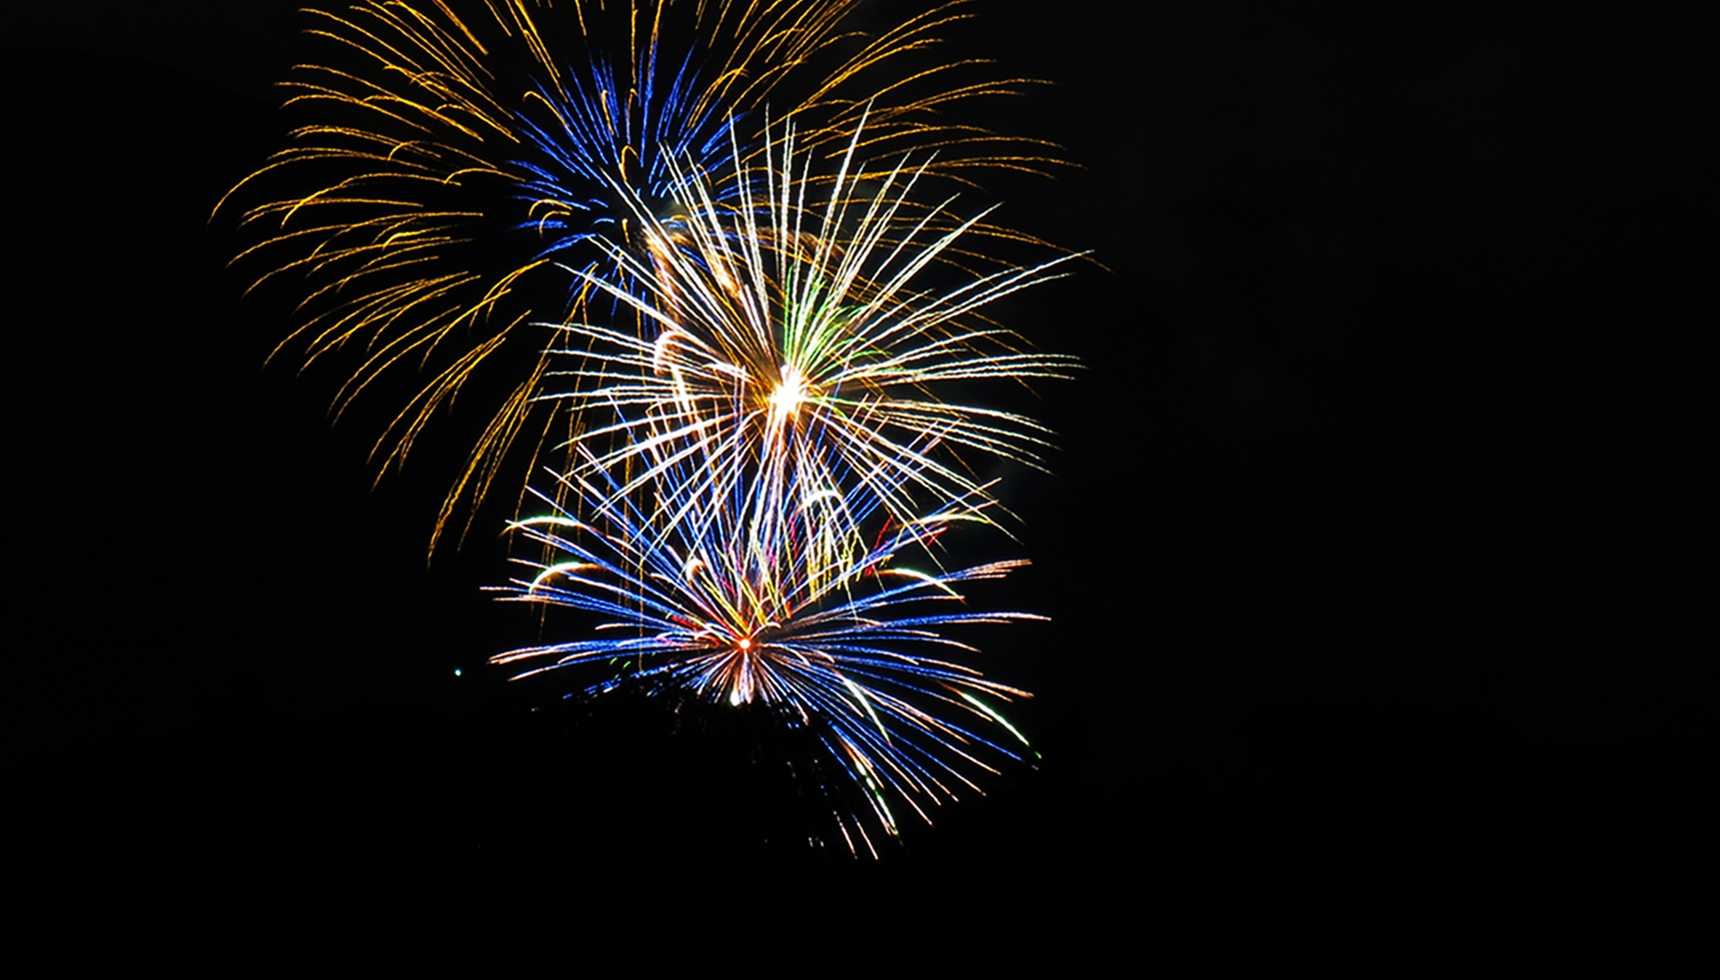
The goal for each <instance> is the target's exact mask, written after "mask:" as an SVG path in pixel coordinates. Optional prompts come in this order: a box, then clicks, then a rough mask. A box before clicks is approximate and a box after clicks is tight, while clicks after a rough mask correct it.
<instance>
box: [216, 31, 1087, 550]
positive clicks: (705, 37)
mask: <svg viewBox="0 0 1720 980" xmlns="http://www.w3.org/2000/svg"><path fill="white" fill-rule="evenodd" d="M857 6H858V0H774V2H765V0H756V2H721V3H719V2H714V0H712V2H707V0H629V2H616V0H611V2H608V3H603V2H592V0H559V2H557V0H465V2H456V0H428V2H418V0H414V2H397V0H393V2H385V0H369V2H357V3H350V4H346V5H342V6H336V7H330V8H327V9H311V10H307V11H306V12H305V15H306V17H307V18H308V19H309V23H310V27H309V29H308V33H309V34H311V35H313V36H314V37H316V38H318V39H319V40H320V41H322V42H324V43H325V45H326V48H325V50H326V51H327V56H326V57H327V60H328V62H329V63H327V64H302V65H298V66H296V67H295V68H294V69H293V72H292V76H291V80H289V81H288V82H286V83H284V87H285V88H286V89H287V90H288V91H289V92H290V96H289V97H288V98H287V100H286V106H288V107H291V108H292V109H294V110H295V111H302V112H304V113H306V114H308V118H307V121H306V122H305V123H304V124H303V125H300V126H298V127H297V128H296V129H294V130H292V132H291V135H290V139H289V141H288V145H287V147H286V148H285V149H282V150H281V151H279V152H278V153H276V154H275V155H274V156H272V157H271V158H270V159H269V160H268V162H267V163H265V164H264V165H263V166H262V167H261V168H259V169H258V170H257V171H256V172H255V173H253V174H251V175H250V176H248V177H246V178H245V179H244V180H242V181H240V182H239V184H238V185H237V186H236V187H235V188H234V189H233V190H232V191H230V192H229V193H228V195H227V196H226V197H224V198H223V199H222V202H221V203H220V204H218V205H217V207H216V211H217V213H220V212H222V211H223V209H226V208H228V207H229V206H231V207H232V208H235V209H237V210H238V218H237V220H238V223H239V225H240V227H241V229H242V230H243V232H244V233H245V234H247V235H248V236H250V237H251V239H252V243H251V244H250V245H249V246H248V247H246V248H245V249H244V250H243V251H241V252H240V254H239V255H238V256H237V257H236V259H235V261H236V262H244V263H248V264H249V263H255V264H256V265H258V266H260V267H261V268H262V269H263V270H264V271H262V272H261V274H260V275H258V277H257V279H256V281H255V282H254V283H253V284H252V286H251V288H252V289H255V288H257V287H258V286H260V285H262V284H264V283H266V282H269V281H271V280H281V281H291V282H292V283H294V284H295V285H294V286H293V287H292V288H293V289H294V290H295V291H296V292H297V295H298V297H299V299H300V302H299V307H298V318H299V326H298V328H297V330H296V331H295V333H294V334H293V335H292V337H290V338H289V339H288V341H287V342H284V343H283V345H282V347H286V346H289V345H290V344H293V345H296V346H298V347H301V348H302V350H303V352H304V360H305V362H306V364H307V365H308V364H310V363H314V362H317V361H320V360H322V359H324V358H327V357H332V356H335V355H340V356H343V357H348V358H350V359H352V360H353V361H355V362H356V364H357V366H356V369H354V370H353V371H352V373H351V374H350V376H349V377H348V379H347V380H346V382H345V383H344V384H343V385H342V386H341V387H340V389H339V391H338V393H337V395H336V398H335V403H334V406H333V407H334V411H335V412H336V414H337V415H338V414H340V413H344V412H345V411H346V409H347V408H348V406H350V405H351V404H352V402H353V400H354V399H356V398H357V397H359V396H360V395H361V394H363V393H364V392H365V391H367V390H368V389H371V388H372V387H373V386H374V385H375V384H376V382H377V381H378V379H379V378H381V377H383V376H384V375H389V374H392V373H394V372H399V371H416V372H418V373H419V375H420V377H421V378H423V377H427V378H428V380H427V381H420V382H419V384H418V386H417V388H416V392H415V394H413V395H412V396H411V397H410V398H408V399H407V400H406V402H405V404H404V405H403V406H402V407H401V408H400V410H399V412H398V414H397V415H395V417H394V418H393V420H392V422H390V423H389V424H388V425H387V426H386V427H385V431H384V432H383V434H382V436H381V438H380V439H379V440H378V441H377V443H376V445H375V447H374V449H373V452H372V456H373V460H374V461H375V462H376V463H377V465H378V477H379V478H380V476H381V475H382V473H384V472H386V471H387V470H388V469H390V468H392V467H395V466H398V465H399V464H401V463H402V462H403V461H404V460H405V458H406V457H407V455H408V454H409V453H410V452H411V451H412V449H413V446H414V444H415V443H416V442H417V440H418V439H419V438H420V436H421V435H422V434H423V432H424V430H425V427H426V426H427V425H428V424H429V423H430V420H431V419H432V417H433V416H435V415H437V414H438V413H439V412H443V411H445V410H448V409H450V408H451V406H452V403H453V402H454V400H455V397H456V395H457V394H459V393H460V392H461V391H462V390H463V389H466V388H467V387H468V386H469V385H470V382H471V381H472V380H473V379H474V378H475V377H479V376H482V377H485V378H488V379H492V380H491V381H490V382H486V386H485V390H491V389H492V388H495V389H499V390H500V391H501V392H502V394H501V395H500V396H499V402H500V403H499V404H496V403H494V402H492V403H490V404H486V405H483V406H481V410H482V411H483V412H485V413H488V416H489V421H488V422H487V424H486V425H485V426H484V428H483V430H482V432H481V434H480V435H479V436H478V437H477V440H476V443H475V445H474V446H473V449H472V451H471V453H470V454H469V458H468V461H467V463H466V464H465V466H464V468H463V470H462V472H460V473H459V475H458V476H457V478H456V479H455V480H454V482H453V485H452V486H451V488H450V489H449V491H448V493H447V495H446V499H445V501H444V504H443V506H442V509H441V512H440V514H439V515H438V518H437V522H436V526H435V529H434V532H433V535H432V540H431V548H432V549H434V548H435V546H436V542H437V540H439V539H440V538H441V537H442V536H443V535H444V534H445V533H446V532H447V531H448V530H449V528H450V526H451V524H453V523H454V522H455V521H456V518H457V515H458V514H459V512H460V511H461V509H462V507H464V508H465V512H466V520H465V522H464V523H463V524H461V525H460V527H461V529H462V533H463V532H464V529H466V528H469V526H470V521H471V518H472V515H473V511H474V510H475V508H476V505H477V504H478V503H479V502H480V501H481V500H482V499H483V498H484V497H485V496H486V495H487V494H488V493H489V492H490V491H491V490H492V488H494V487H496V486H497V481H498V479H502V474H503V473H504V472H516V470H515V469H514V467H515V465H516V464H517V463H518V461H519V458H520V457H521V456H523V457H525V458H526V465H525V466H524V467H521V468H518V469H517V472H520V473H522V474H523V473H528V472H530V471H531V470H532V469H533V468H535V466H536V464H537V461H538V455H539V452H540V450H541V448H542V447H543V445H544V444H545V443H546V442H548V441H551V435H552V433H560V435H559V436H557V437H556V439H555V440H554V441H555V442H558V443H560V442H565V441H566V438H567V437H568V436H569V435H571V434H573V433H575V432H577V429H578V426H579V425H580V423H581V420H580V418H579V417H578V415H577V413H576V412H572V411H570V409H572V408H574V407H575V406H576V404H577V403H575V402H566V401H545V400H542V399H539V398H538V397H537V396H538V395H540V394H541V393H542V384H543V381H544V377H545V375H546V373H547V372H548V371H549V370H550V358H549V356H548V355H547V354H545V352H544V348H545V346H546V342H545V337H544V335H543V332H542V331H541V330H540V329H537V328H534V326H533V324H534V323H535V322H537V321H549V322H552V323H560V322H563V321H564V320H565V319H567V318H569V317H572V316H574V315H575V314H576V312H578V311H585V312H587V313H589V312H590V311H589V310H588V309H587V307H588V303H587V301H588V300H589V299H591V298H592V296H593V291H594V289H595V288H596V287H598V286H606V287H610V289H613V290H619V291H621V292H622V293H627V292H628V291H629V290H631V289H633V288H635V286H636V283H635V282H634V281H633V280H632V279H631V278H630V276H631V274H632V272H633V271H635V270H633V269H631V268H629V267H627V266H624V265H622V264H620V263H608V264H605V265H603V266H596V267H592V268H591V269H590V270H588V271H589V274H588V275H587V276H586V277H585V278H570V277H569V276H568V275H567V274H566V273H565V271H564V270H563V269H562V268H560V267H559V266H558V263H561V264H572V265H575V266H581V267H584V266H587V265H588V263H589V262H590V256H591V255H593V254H603V250H602V249H596V248H593V242H594V241H595V240H596V239H597V238H599V237H601V238H602V239H603V240H604V241H605V242H607V243H610V244H619V245H621V246H622V247H623V248H626V249H632V250H634V251H633V254H634V257H635V258H637V257H638V254H639V252H638V250H639V249H640V248H641V247H642V246H643V245H644V243H645V240H644V239H643V238H642V237H641V235H640V228H641V225H642V224H644V222H642V221H641V220H639V218H636V216H635V214H634V210H635V209H639V208H642V209H643V213H644V215H646V216H650V217H653V218H656V217H665V218H666V217H668V211H667V208H668V207H669V206H670V205H671V204H672V203H673V202H674V201H675V200H676V197H677V180H676V168H675V166H673V164H677V163H684V164H686V165H688V166H691V167H692V168H694V169H696V170H697V171H698V172H699V173H700V174H702V175H704V177H705V179H706V184H705V188H704V189H705V193H706V194H708V195H709V196H710V197H711V198H712V200H714V201H719V202H722V201H732V200H734V199H735V198H736V197H737V196H738V195H740V194H741V193H743V191H744V186H743V185H742V184H741V183H740V182H738V181H737V180H735V179H734V176H733V173H732V171H729V172H727V173H725V171H726V170H729V168H728V163H729V162H730V161H731V160H732V159H733V157H734V155H735V154H734V151H735V148H737V147H739V148H741V149H742V150H743V152H744V154H747V155H750V154H757V153H762V152H767V151H768V149H769V147H768V145H767V144H766V143H765V141H764V140H763V139H762V135H761V133H760V126H761V124H762V120H763V116H764V110H765V108H766V106H767V105H768V106H770V107H771V110H772V111H773V112H774V113H775V114H776V116H777V118H779V119H785V120H792V121H793V122H794V123H795V124H796V125H797V126H798V127H799V132H800V137H799V139H800V142H801V146H802V148H803V151H804V152H808V153H810V152H812V151H813V150H814V149H815V148H819V147H830V146H833V145H834V146H837V147H839V146H840V144H841V143H842V141H843V139H844V138H845V136H846V134H847V133H849V132H851V131H852V129H853V127H854V124H855V120H857V119H858V118H859V117H860V116H861V114H862V113H863V112H865V111H866V107H867V106H870V119H871V122H870V124H869V129H868V137H869V138H868V143H869V145H870V146H871V147H872V148H874V149H882V148H886V147H890V146H898V145H901V146H907V145H913V146H923V147H927V148H932V147H936V148H938V149H939V151H940V162H939V163H938V164H937V166H936V168H935V171H936V173H937V174H939V175H942V176H945V177H948V178H951V179H954V180H966V179H967V178H966V177H965V176H963V175H967V174H972V173H974V172H976V171H977V170H983V169H985V168H1006V169H1016V170H1026V171H1030V172H1040V171H1043V170H1044V169H1045V167H1047V166H1048V165H1050V164H1051V163H1052V162H1053V161H1052V160H1051V159H1050V158H1048V157H1047V156H1046V155H1045V152H1046V151H1045V149H1044V148H1043V146H1042V145H1041V144H1037V143H1035V142H1034V141H1030V140H1016V139H1003V138H1000V137H996V136H993V135H991V134H988V133H986V132H984V131H982V130H980V129H978V128H976V127H972V126H966V125H962V124H959V123H953V122H949V121H947V120H946V119H945V118H944V116H943V115H942V114H943V113H944V112H945V111H947V110H948V109H950V108H951V107H954V106H958V105H959V104H961V103H964V102H966V101H969V100H972V99H976V98H981V97H988V96H994V95H1003V94H1009V93H1012V92H1015V91H1018V90H1019V89H1021V87H1022V86H1023V85H1026V84H1028V81H1027V80H1022V79H991V78H986V77H983V75H984V72H985V71H986V69H984V67H983V65H984V62H982V61H978V60H973V59H963V60H955V61H946V60H939V59H938V57H937V52H938V50H939V45H940V41H939V38H940V36H941V34H942V32H944V31H945V30H946V29H947V28H949V27H950V26H951V25H953V24H954V23H955V22H957V21H960V20H963V19H966V18H967V17H969V16H970V13H969V11H968V9H967V8H968V3H967V2H966V0H956V2H953V3H945V4H941V5H936V6H934V7H932V8H931V9H928V10H926V11H925V12H923V13H920V14H919V15H917V16H914V17H912V18H910V19H908V20H907V21H905V22H903V23H901V24H899V25H896V26H894V27H891V28H889V29H886V30H883V31H881V32H877V33H875V34H871V35H865V34H862V33H861V32H860V31H859V30H858V29H857V28H856V27H855V26H854V25H855V23H856V22H857V18H856V16H855V14H856V7H857ZM456 8H458V10H457V9H456ZM618 52H619V54H620V56H619V57H617V56H616V54H617V53H618ZM742 158H743V159H746V158H747V157H746V156H744V155H743V157H742ZM255 194H260V195H261V196H262V200H261V201H259V202H256V203H245V204H242V205H241V204H240V200H241V199H247V198H250V197H252V196H253V195H255ZM987 230H988V231H989V232H991V233H995V234H998V235H1001V236H1005V237H1009V236H1010V234H1011V233H1008V232H1006V231H1004V230H1001V229H987ZM612 309H613V308H612ZM494 379H500V380H499V383H495V380H494ZM516 450H518V453H516V452H515V451H516ZM506 482H507V481H506V480H503V483H504V484H505V483H506ZM520 483H521V484H522V485H523V483H524V480H523V479H521V481H520Z"/></svg>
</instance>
